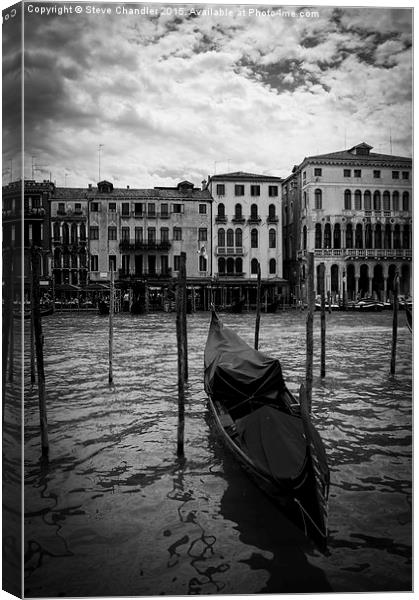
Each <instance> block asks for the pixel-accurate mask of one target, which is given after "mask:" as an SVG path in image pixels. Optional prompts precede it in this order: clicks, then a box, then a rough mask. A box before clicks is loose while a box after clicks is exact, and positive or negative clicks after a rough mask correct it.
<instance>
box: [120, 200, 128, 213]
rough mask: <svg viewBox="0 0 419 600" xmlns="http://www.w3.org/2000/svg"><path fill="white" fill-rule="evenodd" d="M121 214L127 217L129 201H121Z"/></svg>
mask: <svg viewBox="0 0 419 600" xmlns="http://www.w3.org/2000/svg"><path fill="white" fill-rule="evenodd" d="M121 214H122V216H123V217H129V202H123V203H122V207H121Z"/></svg>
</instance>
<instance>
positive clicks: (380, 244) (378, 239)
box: [374, 223, 383, 249]
mask: <svg viewBox="0 0 419 600" xmlns="http://www.w3.org/2000/svg"><path fill="white" fill-rule="evenodd" d="M374 246H375V248H378V249H381V248H382V247H383V240H382V233H381V225H380V224H379V223H378V224H377V225H376V226H375V235H374Z"/></svg>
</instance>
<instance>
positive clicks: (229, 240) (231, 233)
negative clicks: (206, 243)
mask: <svg viewBox="0 0 419 600" xmlns="http://www.w3.org/2000/svg"><path fill="white" fill-rule="evenodd" d="M227 246H228V247H229V248H232V247H233V246H234V231H233V230H232V229H227Z"/></svg>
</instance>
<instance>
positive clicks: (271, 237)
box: [269, 229, 276, 248]
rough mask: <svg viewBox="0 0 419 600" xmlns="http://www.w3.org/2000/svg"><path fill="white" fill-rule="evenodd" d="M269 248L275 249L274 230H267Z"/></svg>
mask: <svg viewBox="0 0 419 600" xmlns="http://www.w3.org/2000/svg"><path fill="white" fill-rule="evenodd" d="M269 248H276V231H275V229H270V230H269Z"/></svg>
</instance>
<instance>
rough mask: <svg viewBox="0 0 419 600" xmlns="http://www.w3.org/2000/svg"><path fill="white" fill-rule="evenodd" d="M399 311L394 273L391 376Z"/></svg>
mask: <svg viewBox="0 0 419 600" xmlns="http://www.w3.org/2000/svg"><path fill="white" fill-rule="evenodd" d="M398 310H399V273H398V271H396V275H395V277H394V285H393V339H392V342H391V362H390V373H391V374H392V375H394V374H395V372H396V350H397V325H398V316H397V313H398Z"/></svg>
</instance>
